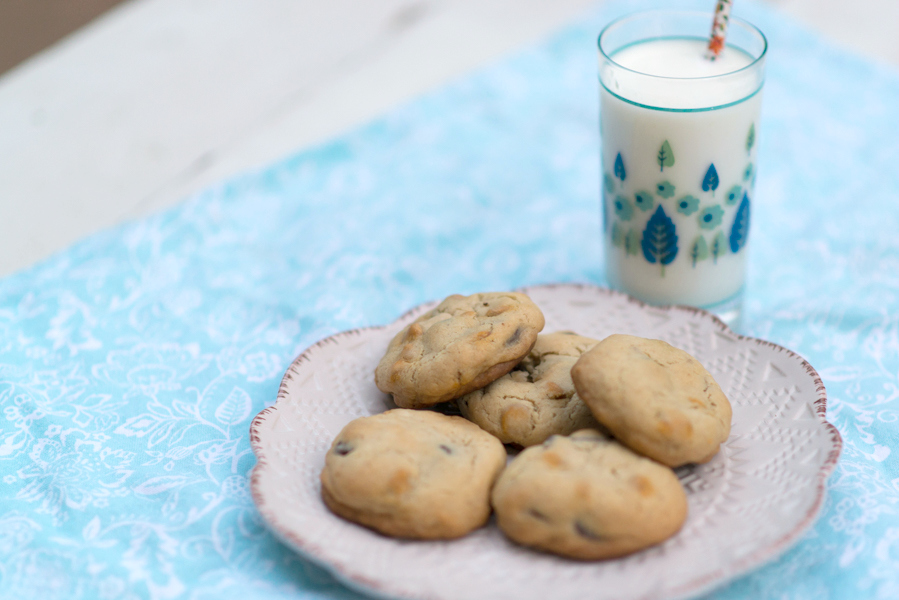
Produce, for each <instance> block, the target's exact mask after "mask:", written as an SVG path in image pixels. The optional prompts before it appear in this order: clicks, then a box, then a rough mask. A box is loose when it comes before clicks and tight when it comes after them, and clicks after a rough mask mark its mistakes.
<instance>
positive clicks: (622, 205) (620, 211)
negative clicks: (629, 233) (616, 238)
mask: <svg viewBox="0 0 899 600" xmlns="http://www.w3.org/2000/svg"><path fill="white" fill-rule="evenodd" d="M615 214H616V215H618V218H619V219H621V220H622V221H630V220H631V217H633V216H634V207H633V206H632V205H631V201H630V200H628V199H627V198H625V197H624V196H616V197H615Z"/></svg>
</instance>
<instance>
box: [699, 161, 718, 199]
mask: <svg viewBox="0 0 899 600" xmlns="http://www.w3.org/2000/svg"><path fill="white" fill-rule="evenodd" d="M717 189H718V171H717V170H716V169H715V163H712V164H710V165H709V168H708V170H707V171H706V172H705V177H703V179H702V191H703V192H709V191H710V192H712V196H714V195H715V190H717Z"/></svg>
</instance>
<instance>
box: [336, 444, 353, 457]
mask: <svg viewBox="0 0 899 600" xmlns="http://www.w3.org/2000/svg"><path fill="white" fill-rule="evenodd" d="M353 449H354V448H353V446H352V445H350V444H348V443H346V442H337V443H336V444H334V453H335V454H337V455H338V456H346V455H347V454H349V453H350V452H352V451H353Z"/></svg>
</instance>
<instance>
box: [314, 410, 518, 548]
mask: <svg viewBox="0 0 899 600" xmlns="http://www.w3.org/2000/svg"><path fill="white" fill-rule="evenodd" d="M505 464H506V451H505V448H504V447H503V445H502V443H500V441H499V440H498V439H496V438H495V437H493V436H492V435H490V434H489V433H487V432H485V431H483V430H482V429H481V428H480V427H478V426H477V425H475V424H474V423H471V422H469V421H467V420H465V419H463V418H462V417H451V416H447V415H442V414H439V413H436V412H433V411H418V410H408V409H394V410H389V411H387V412H385V413H381V414H379V415H374V416H371V417H363V418H360V419H356V420H355V421H352V422H350V423H349V424H347V426H346V427H344V428H343V430H342V431H341V432H340V434H339V435H338V436H337V438H335V440H334V442H333V443H332V444H331V449H330V450H329V451H328V453H327V455H326V456H325V466H324V469H323V470H322V472H321V484H322V499H323V500H324V502H325V505H326V506H327V507H328V509H330V510H331V512H333V513H334V514H336V515H338V516H341V517H343V518H345V519H348V520H350V521H353V522H355V523H359V524H361V525H364V526H366V527H369V528H371V529H374V530H375V531H379V532H381V533H383V534H386V535H389V536H394V537H402V538H413V539H452V538H458V537H461V536H464V535H465V534H467V533H469V532H470V531H472V530H474V529H477V528H478V527H481V526H482V525H484V523H486V522H487V519H488V518H489V516H490V489H491V487H492V486H493V483H494V481H495V480H496V477H497V475H498V474H499V472H500V471H501V470H502V469H503V467H505Z"/></svg>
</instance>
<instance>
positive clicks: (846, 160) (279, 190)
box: [0, 0, 899, 600]
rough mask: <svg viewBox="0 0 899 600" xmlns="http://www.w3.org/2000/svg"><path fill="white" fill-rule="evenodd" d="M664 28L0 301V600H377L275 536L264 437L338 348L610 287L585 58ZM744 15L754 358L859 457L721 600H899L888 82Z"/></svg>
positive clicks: (231, 193)
mask: <svg viewBox="0 0 899 600" xmlns="http://www.w3.org/2000/svg"><path fill="white" fill-rule="evenodd" d="M652 4H660V2H654V3H653V2H641V3H634V2H631V3H628V4H614V5H608V6H605V7H601V8H600V9H597V11H595V12H594V13H593V14H590V15H587V16H586V17H585V18H584V19H583V20H582V21H581V22H579V23H577V24H575V25H573V26H572V27H570V28H568V29H566V30H564V31H562V32H561V33H560V34H559V35H557V36H555V37H553V38H552V39H550V40H549V41H547V42H545V43H542V44H541V45H538V46H536V47H533V48H530V49H526V50H524V51H521V52H519V53H518V54H516V55H515V56H512V57H510V58H508V59H505V60H503V61H501V62H499V63H498V64H495V65H493V66H490V67H488V68H486V69H482V70H480V71H478V72H476V73H474V74H472V75H470V76H467V77H465V78H464V79H462V80H460V81H457V82H455V83H453V84H451V85H449V86H447V87H444V88H443V89H441V90H439V91H437V92H435V93H432V94H430V95H428V96H426V97H423V98H421V99H419V100H416V101H415V102H413V103H411V104H409V105H407V106H403V107H401V108H399V109H398V110H396V111H394V112H392V113H390V114H388V115H387V116H385V117H384V118H381V119H379V120H377V121H376V122H374V123H372V124H370V125H368V126H366V127H364V128H362V129H360V130H358V131H356V132H354V133H351V134H349V135H346V136H344V137H341V138H340V139H337V140H335V141H334V142H332V143H329V144H326V145H323V146H320V147H317V148H314V149H311V150H308V151H305V152H303V153H300V154H298V155H296V156H293V157H291V158H289V159H287V160H284V161H283V162H280V163H278V164H276V165H273V166H271V167H270V168H267V169H265V170H262V171H260V172H258V173H253V174H249V175H246V176H243V177H240V178H238V179H235V180H233V181H230V182H227V183H224V184H222V185H220V186H218V187H215V188H213V189H210V190H208V191H206V192H205V193H202V194H199V195H198V196H196V197H194V198H191V199H189V200H188V201H187V202H186V203H184V204H183V205H181V206H179V207H177V208H175V209H173V210H170V211H168V212H164V213H162V214H158V215H156V216H153V217H151V218H148V219H145V220H142V221H139V222H136V223H131V224H128V225H125V226H122V227H119V228H117V229H114V230H111V231H107V232H105V233H102V234H99V235H95V236H93V237H91V238H89V239H87V240H85V241H83V242H81V243H79V244H77V245H75V246H73V247H72V248H70V249H69V250H67V251H65V252H63V253H61V254H59V255H57V256H55V257H54V258H52V259H50V260H48V261H46V262H44V263H42V264H40V265H38V266H36V267H34V268H32V269H29V270H27V271H24V272H21V273H18V274H16V275H14V276H11V277H8V278H6V279H5V280H3V281H0V406H2V416H0V504H2V510H0V597H2V598H16V599H18V598H41V599H43V600H51V599H54V598H60V599H77V598H85V599H88V598H89V599H94V598H97V599H106V598H109V599H112V598H126V599H127V598H192V599H204V598H215V599H216V600H218V599H220V598H234V597H240V598H242V599H244V600H251V599H273V598H279V599H280V598H302V599H309V598H350V597H352V598H358V597H359V596H358V594H356V593H355V592H352V591H350V590H348V589H347V588H345V587H343V586H342V585H341V584H339V583H338V582H336V581H335V580H334V579H333V578H332V577H331V576H330V575H329V574H327V573H326V572H325V571H324V570H322V569H320V568H318V567H316V566H313V565H311V564H310V563H308V562H305V561H304V560H302V559H300V558H299V557H297V556H296V555H295V554H293V553H292V552H291V551H290V550H288V549H287V548H286V547H284V546H282V545H281V544H280V543H279V542H278V541H277V540H276V539H275V538H274V537H273V536H272V535H271V534H270V533H268V532H267V530H266V529H265V527H264V526H263V524H262V522H261V521H260V518H259V516H258V514H257V512H256V510H255V509H254V506H253V503H252V501H251V499H250V495H249V493H248V489H247V474H248V472H249V471H250V469H251V468H252V466H253V464H254V457H253V454H252V452H251V450H250V443H249V439H248V427H249V423H250V419H251V418H252V416H253V415H254V414H255V413H257V412H258V411H259V410H261V409H262V408H264V407H266V406H268V405H270V404H271V403H272V402H273V401H274V399H275V396H276V393H277V390H278V385H279V381H280V378H281V375H282V374H283V372H284V370H285V368H286V367H287V365H288V364H289V363H290V361H291V360H292V359H293V358H294V357H295V356H296V355H297V354H298V353H299V352H300V351H301V350H303V349H304V348H305V347H307V346H308V345H311V344H312V343H314V342H315V341H317V340H318V339H320V338H322V337H324V336H327V335H329V334H332V333H334V332H337V331H340V330H344V329H348V328H354V327H361V326H367V325H374V324H381V323H385V322H389V321H391V320H393V319H395V318H396V317H397V316H399V315H400V314H401V313H403V312H404V311H406V310H407V309H408V308H410V307H412V306H414V305H417V304H419V303H421V302H423V301H427V300H431V299H437V298H441V297H443V296H445V295H447V294H450V293H454V292H462V293H472V292H475V291H482V290H491V289H492V290H502V289H511V288H516V287H519V286H524V285H530V284H538V283H545V282H558V281H583V282H591V283H597V284H603V283H604V275H603V271H602V268H601V264H602V260H601V258H602V257H601V248H600V243H599V231H600V229H599V228H600V225H599V204H598V195H599V190H598V188H599V173H598V151H599V148H598V134H597V98H598V83H597V78H596V54H595V37H596V34H597V32H598V30H599V29H600V27H601V25H602V24H604V23H605V22H607V21H608V20H609V19H610V18H611V17H613V16H617V15H618V14H621V13H623V12H625V11H628V10H632V9H634V8H637V7H638V6H642V7H646V6H651V5H652ZM684 4H688V5H689V4H690V2H685V3H684ZM706 4H707V2H700V3H699V5H701V8H703V9H705V8H708V7H707V6H706ZM737 14H740V15H741V16H743V17H745V18H748V19H749V20H750V21H752V22H754V23H756V24H757V25H759V26H760V27H761V29H763V30H764V31H765V33H766V34H767V35H768V38H769V40H770V55H769V63H768V64H769V69H768V81H767V86H766V90H765V98H764V106H763V116H762V121H761V127H760V131H759V140H760V150H759V178H758V184H757V190H756V202H755V203H754V207H755V209H754V214H753V233H752V238H753V239H752V243H751V244H750V248H749V261H750V271H749V280H748V285H747V296H746V298H747V306H746V315H745V323H744V332H745V333H747V334H749V335H753V336H757V337H762V338H766V339H769V340H771V341H773V342H776V343H778V344H781V345H784V346H786V347H788V348H791V349H793V350H795V351H797V352H799V353H800V354H802V355H803V356H804V357H806V358H807V359H808V360H809V361H810V362H811V363H812V364H813V365H814V366H815V367H816V368H817V369H818V371H819V373H820V374H821V376H822V377H823V379H824V382H825V384H826V386H827V389H828V394H829V409H828V417H829V419H830V420H831V421H832V422H833V423H834V424H835V425H836V426H837V427H838V428H839V430H840V432H841V434H842V436H843V439H844V440H845V447H844V450H843V455H842V458H841V460H840V463H839V465H838V466H837V468H836V471H835V473H834V474H833V476H832V477H831V478H830V480H829V483H828V497H827V501H826V505H825V507H824V510H823V512H822V515H821V517H820V519H819V520H818V521H817V522H816V524H815V525H814V527H813V528H812V529H811V530H810V531H809V532H808V534H807V535H805V536H804V537H803V538H802V540H801V541H800V542H799V543H798V544H797V545H796V546H795V547H794V548H792V549H791V550H790V551H788V552H787V553H786V554H784V555H783V556H782V557H781V558H780V559H778V560H777V561H776V562H774V563H772V564H769V565H767V566H764V567H762V568H760V569H758V570H756V571H754V572H753V573H751V574H749V575H747V576H745V577H743V578H741V579H738V580H736V581H734V582H732V583H730V584H729V585H727V586H726V587H724V588H722V589H719V590H717V591H715V592H714V593H712V594H710V597H713V598H717V599H735V598H753V599H759V598H765V599H767V598H770V599H775V598H776V599H806V598H808V599H811V598H815V599H821V598H897V597H899V466H897V464H899V448H897V446H899V433H897V431H899V310H897V309H899V204H897V202H899V74H897V73H896V72H895V71H891V70H890V69H888V68H886V67H882V66H877V65H875V64H872V63H870V62H867V61H865V60H861V59H859V58H856V57H853V56H851V55H849V54H847V53H845V52H843V51H841V50H838V49H835V48H833V47H831V46H829V45H828V44H826V43H824V42H822V41H821V40H819V39H818V38H816V37H815V36H813V35H812V34H810V33H808V32H805V31H803V30H802V29H801V28H799V27H798V26H797V25H795V24H794V23H791V22H790V21H789V20H788V19H786V18H784V17H783V16H782V15H780V14H778V13H775V12H772V11H770V10H768V9H765V8H763V7H761V6H759V5H756V4H751V3H750V2H749V1H748V0H747V1H744V2H741V3H738V7H737ZM51 170H52V165H48V171H51ZM48 176H49V175H48ZM585 593H586V592H585Z"/></svg>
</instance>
